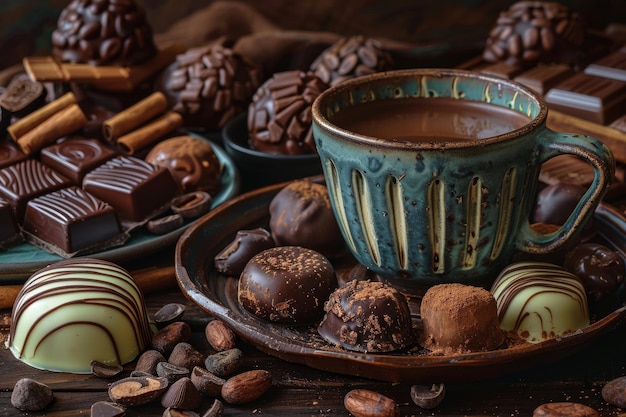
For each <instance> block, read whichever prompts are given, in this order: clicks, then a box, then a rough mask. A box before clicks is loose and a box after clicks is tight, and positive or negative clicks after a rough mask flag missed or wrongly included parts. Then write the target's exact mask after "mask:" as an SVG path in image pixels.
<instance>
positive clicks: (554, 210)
mask: <svg viewBox="0 0 626 417" xmlns="http://www.w3.org/2000/svg"><path fill="white" fill-rule="evenodd" d="M585 191H586V189H585V188H583V187H581V186H579V185H575V184H570V183H564V182H559V183H556V184H552V185H548V186H547V187H545V188H543V189H541V190H540V191H539V192H538V193H537V201H536V204H535V211H534V213H533V221H534V222H536V223H545V224H554V225H558V226H561V225H563V223H565V221H566V220H567V218H568V217H569V215H570V214H571V212H572V210H573V209H574V207H576V205H577V204H578V202H579V201H580V199H581V198H582V196H583V195H584V194H585ZM592 223H593V218H590V219H589V220H588V221H587V223H586V225H585V226H584V227H583V231H582V235H581V237H582V238H588V237H589V236H590V235H591V234H592V233H593V230H592V227H591V225H592Z"/></svg>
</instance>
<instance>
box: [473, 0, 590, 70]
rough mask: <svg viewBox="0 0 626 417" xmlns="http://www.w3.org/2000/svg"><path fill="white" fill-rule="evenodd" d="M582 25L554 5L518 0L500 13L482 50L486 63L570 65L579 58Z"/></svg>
mask: <svg viewBox="0 0 626 417" xmlns="http://www.w3.org/2000/svg"><path fill="white" fill-rule="evenodd" d="M584 40H585V25H584V22H583V20H582V18H581V17H580V16H579V15H578V13H576V12H573V11H571V10H570V9H569V8H568V7H567V6H565V5H562V4H559V3H558V2H547V1H520V2H517V3H515V4H513V5H512V6H511V7H510V8H509V9H508V10H505V11H503V12H501V13H500V16H498V19H497V21H496V24H495V25H494V27H493V28H492V29H491V32H490V33H489V37H488V38H487V42H486V45H485V49H484V51H483V59H485V60H486V61H488V62H504V63H506V64H508V65H522V66H530V65H534V64H536V63H539V62H543V63H574V62H576V61H577V60H578V59H579V58H580V55H579V54H580V51H581V46H582V45H583V43H584Z"/></svg>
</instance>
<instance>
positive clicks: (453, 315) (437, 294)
mask: <svg viewBox="0 0 626 417" xmlns="http://www.w3.org/2000/svg"><path fill="white" fill-rule="evenodd" d="M420 314H421V316H422V324H423V326H424V329H423V332H422V334H421V336H420V340H419V342H420V344H421V345H422V346H424V347H425V348H427V349H430V350H431V351H434V352H442V353H444V354H454V353H466V352H482V351H489V350H493V349H495V348H497V347H498V346H500V345H502V343H503V342H504V332H503V331H502V330H500V323H499V321H498V309H497V305H496V300H495V299H494V297H493V295H491V293H490V292H489V291H487V290H485V289H484V288H480V287H474V286H471V285H464V284H456V283H455V284H439V285H435V286H433V287H431V288H429V289H428V290H427V291H426V293H425V294H424V297H423V298H422V304H421V306H420Z"/></svg>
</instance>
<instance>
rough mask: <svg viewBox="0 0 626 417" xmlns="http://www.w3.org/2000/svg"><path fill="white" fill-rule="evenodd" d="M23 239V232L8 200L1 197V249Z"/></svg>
mask: <svg viewBox="0 0 626 417" xmlns="http://www.w3.org/2000/svg"><path fill="white" fill-rule="evenodd" d="M21 241H22V233H21V231H20V228H19V226H18V224H17V220H16V219H15V214H14V213H13V209H12V208H11V205H10V204H9V202H8V201H6V200H4V199H2V198H0V250H2V249H8V248H9V247H11V246H13V245H15V244H17V243H19V242H21Z"/></svg>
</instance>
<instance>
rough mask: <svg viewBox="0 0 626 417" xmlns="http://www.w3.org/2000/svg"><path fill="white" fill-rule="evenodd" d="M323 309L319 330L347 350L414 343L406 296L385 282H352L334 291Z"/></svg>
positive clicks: (382, 348) (382, 349) (389, 348)
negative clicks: (323, 313)
mask: <svg viewBox="0 0 626 417" xmlns="http://www.w3.org/2000/svg"><path fill="white" fill-rule="evenodd" d="M324 311H325V312H326V314H325V315H324V319H323V320H322V322H321V323H320V324H319V326H318V329H317V331H318V333H319V334H320V336H322V337H323V338H324V339H325V340H326V341H328V342H330V343H332V344H334V345H337V346H340V347H342V348H344V349H347V350H352V351H357V352H371V353H380V352H392V351H397V350H400V349H403V348H406V347H408V346H410V345H412V344H413V343H414V342H415V334H414V332H413V323H412V321H411V311H410V310H409V305H408V303H407V300H406V298H405V297H404V295H403V294H402V293H401V292H399V291H398V290H396V289H395V288H393V287H392V286H390V285H388V284H385V283H383V282H379V281H360V280H353V281H350V282H349V283H348V284H346V285H344V286H343V287H340V288H337V289H336V290H335V291H334V292H333V293H332V294H331V296H330V298H329V299H328V301H327V302H326V304H325V306H324Z"/></svg>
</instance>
